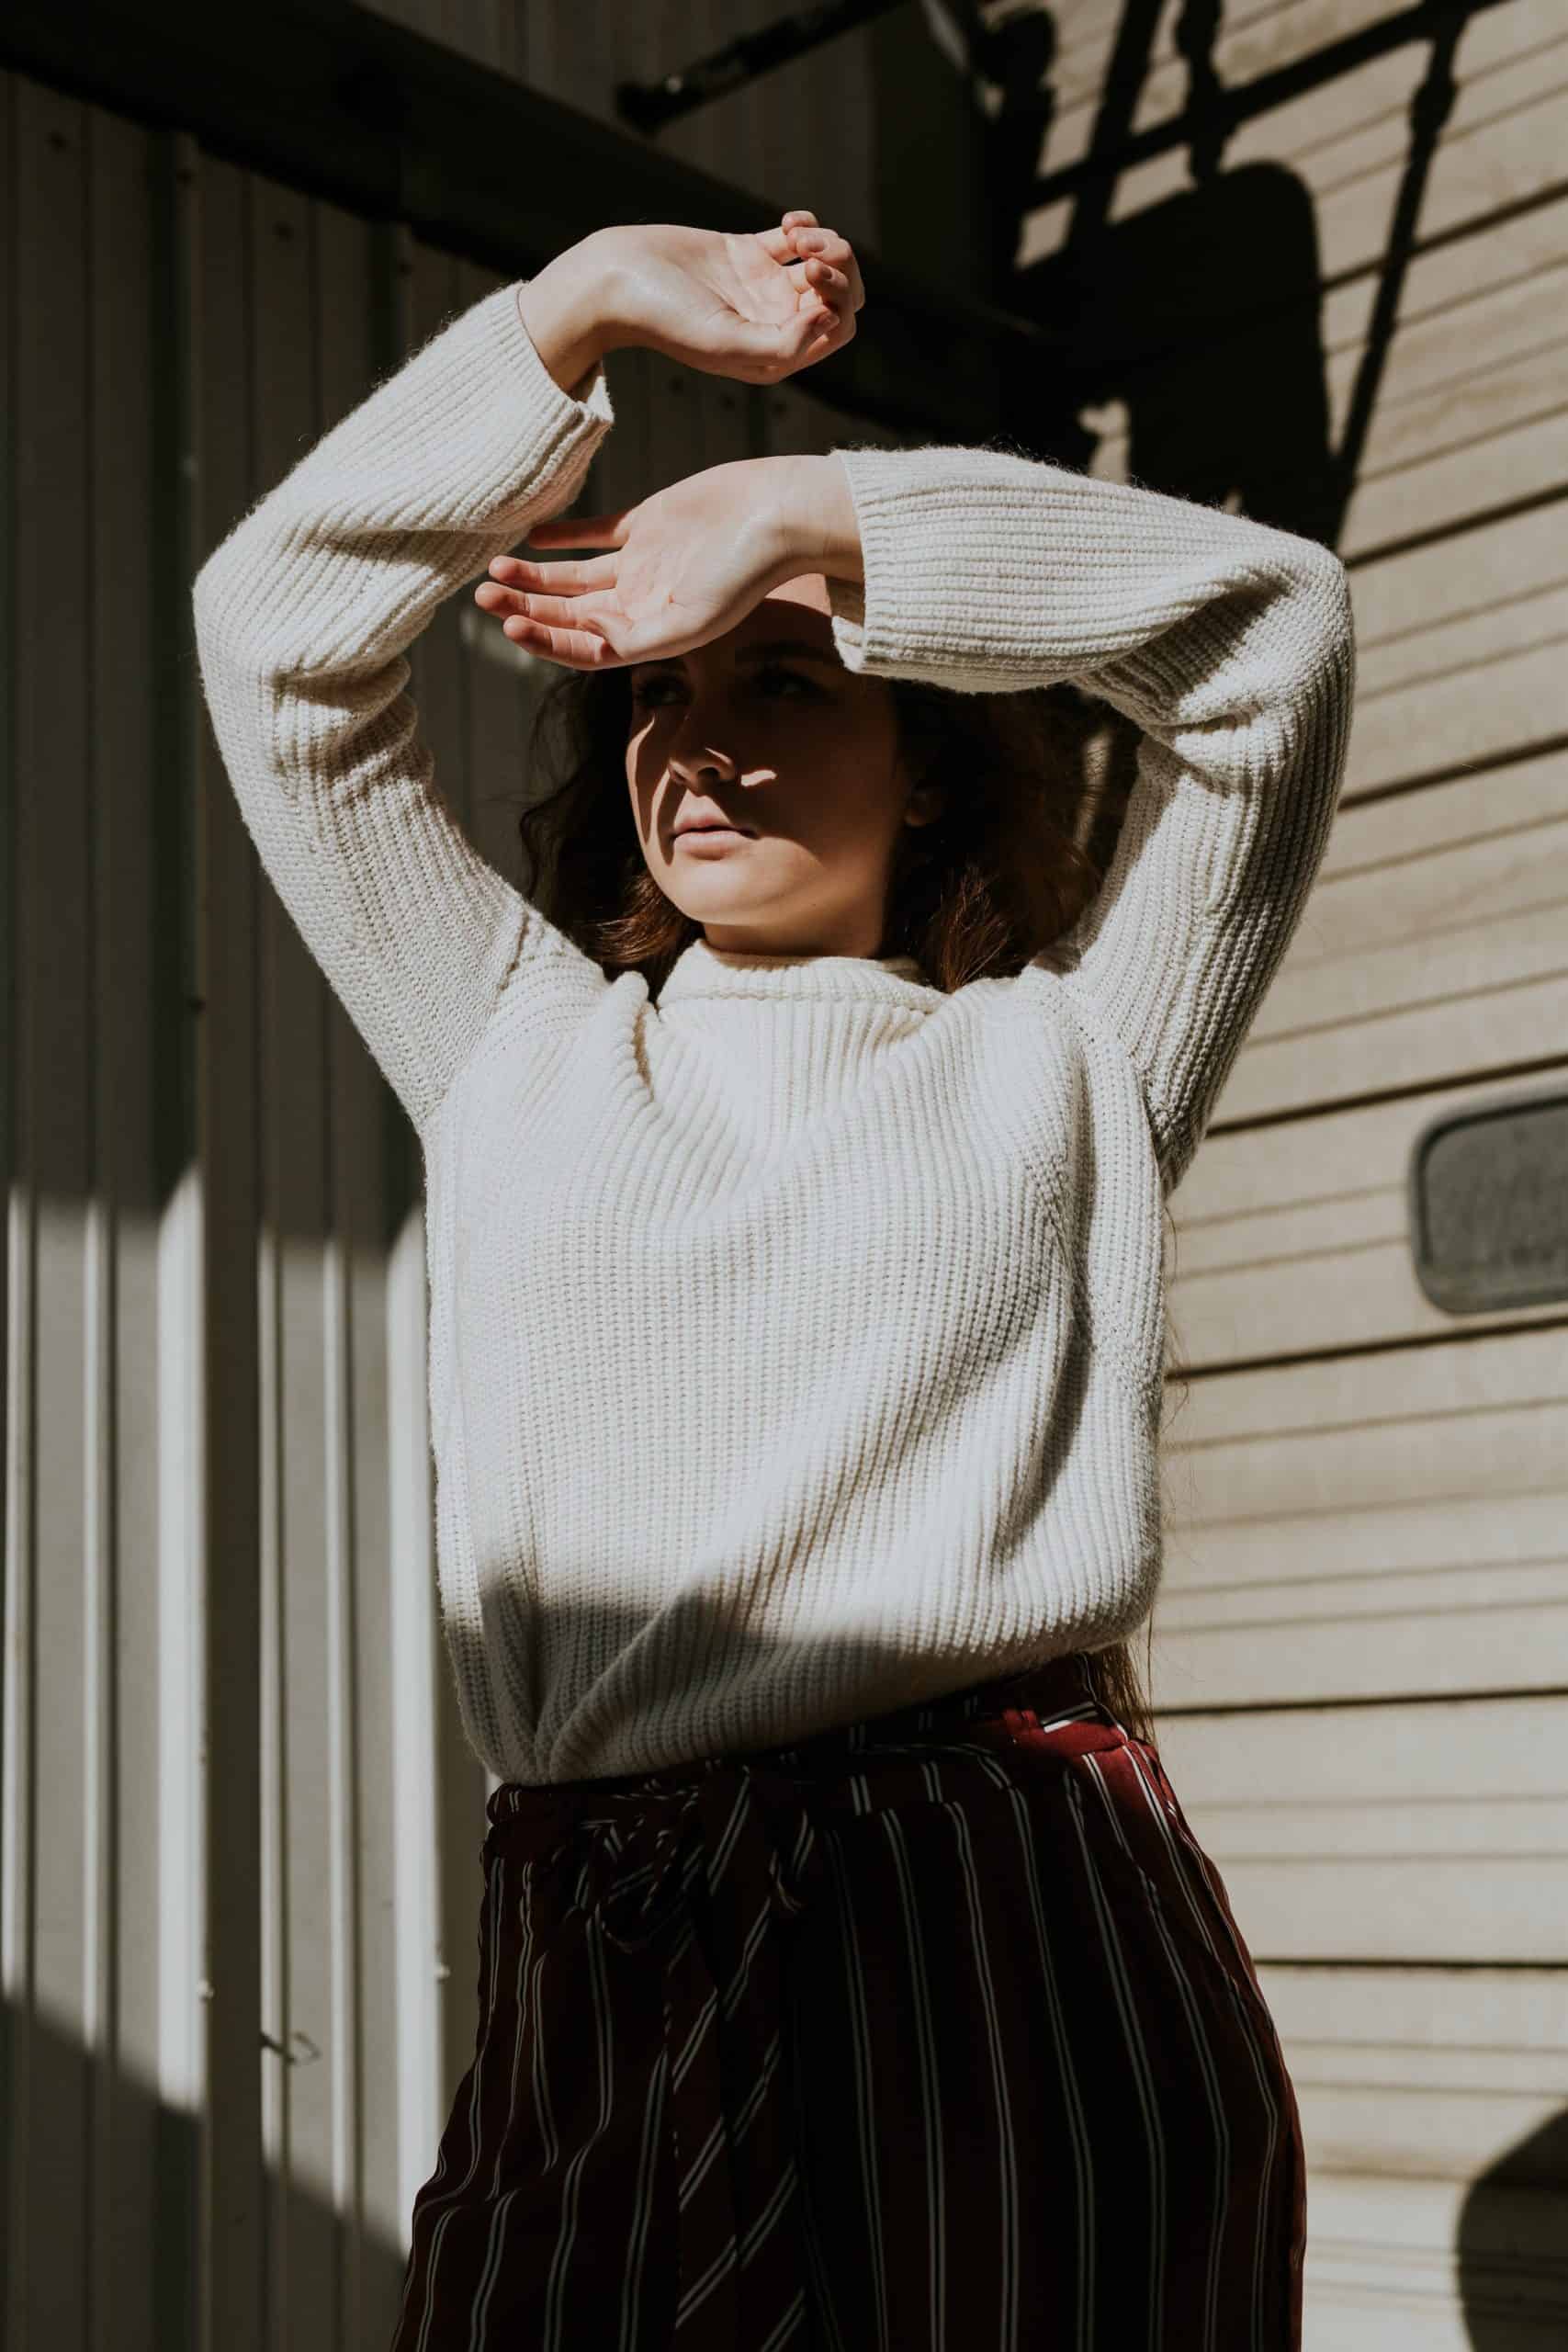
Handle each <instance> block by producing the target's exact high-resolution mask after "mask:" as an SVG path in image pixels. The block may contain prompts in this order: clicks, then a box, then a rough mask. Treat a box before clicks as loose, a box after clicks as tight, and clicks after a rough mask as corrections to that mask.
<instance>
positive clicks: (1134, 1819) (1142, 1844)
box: [1074, 1738, 1274, 2041]
mask: <svg viewBox="0 0 1568 2352" xmlns="http://www.w3.org/2000/svg"><path fill="white" fill-rule="evenodd" d="M1074 1769H1075V1770H1076V1772H1077V1774H1078V1776H1079V1777H1080V1781H1081V1783H1083V1784H1087V1787H1086V1795H1087V1798H1088V1806H1089V1819H1090V1820H1091V1821H1093V1822H1094V1823H1095V1825H1096V1827H1097V1829H1098V1830H1099V1832H1100V1838H1099V1850H1100V1860H1101V1862H1102V1864H1103V1866H1104V1867H1106V1868H1107V1869H1108V1870H1109V1871H1112V1872H1116V1871H1120V1872H1121V1873H1122V1879H1123V1883H1128V1884H1129V1885H1132V1886H1135V1888H1136V1889H1137V1891H1138V1892H1139V1893H1141V1894H1142V1897H1143V1899H1144V1901H1145V1904H1147V1905H1150V1906H1152V1908H1153V1910H1154V1912H1155V1913H1156V1917H1157V1918H1158V1920H1159V1921H1160V1923H1161V1924H1162V1925H1163V1927H1164V1928H1166V1929H1167V1930H1168V1933H1169V1934H1170V1935H1171V1936H1172V1937H1173V1938H1174V1939H1176V1941H1177V1942H1178V1943H1179V1944H1180V1945H1181V1946H1182V1948H1183V1949H1184V1950H1185V1951H1187V1952H1189V1953H1190V1954H1193V1955H1196V1956H1197V1957H1198V1958H1199V1959H1200V1960H1201V1962H1202V1964H1203V1965H1204V1966H1205V1967H1206V1968H1207V1969H1209V1970H1217V1971H1218V1972H1220V1973H1221V1974H1223V1976H1224V1979H1225V1981H1226V1982H1227V1983H1228V1984H1229V1985H1230V1986H1231V1988H1232V1990H1233V1992H1234V1993H1235V1996H1236V1997H1237V1998H1238V1999H1239V2000H1240V2001H1242V2002H1243V2003H1244V2004H1245V2006H1246V2007H1247V2010H1248V2011H1249V2013H1250V2014H1251V2016H1252V2017H1253V2018H1254V2019H1255V2020H1257V2021H1258V2022H1259V2023H1261V2024H1262V2025H1263V2026H1264V2027H1265V2028H1266V2030H1267V2034H1268V2038H1269V2040H1270V2041H1272V2040H1273V2039H1274V2024H1273V2019H1272V2017H1271V2016H1270V2014H1269V2007H1268V2004H1267V2002H1266V2001H1265V1999H1264V1997H1263V1991H1262V1987H1261V1986H1260V1985H1259V1984H1258V1976H1257V1973H1256V1970H1255V1968H1254V1966H1253V1961H1252V1955H1251V1953H1250V1951H1248V1949H1247V1943H1246V1941H1245V1939H1244V1938H1243V1936H1242V1933H1241V1930H1240V1928H1238V1927H1237V1925H1236V1921H1235V1913H1234V1912H1233V1911H1232V1909H1231V1905H1230V1898H1229V1895H1228V1894H1227V1893H1226V1890H1225V1885H1224V1879H1223V1878H1222V1877H1221V1875H1220V1871H1219V1869H1218V1867H1217V1865H1216V1864H1215V1863H1214V1861H1213V1860H1212V1858H1211V1857H1210V1856H1209V1855H1208V1854H1207V1853H1205V1852H1204V1850H1203V1849H1202V1847H1201V1845H1200V1844H1199V1842H1198V1840H1197V1838H1195V1837H1194V1836H1193V1834H1192V1830H1191V1827H1190V1824H1189V1823H1188V1820H1187V1817H1186V1815H1185V1814H1184V1813H1183V1812H1182V1810H1181V1805H1180V1803H1179V1800H1178V1798H1177V1795H1176V1792H1175V1791H1174V1789H1172V1787H1171V1785H1170V1782H1169V1781H1168V1778H1167V1776H1166V1772H1165V1769H1164V1767H1163V1766H1162V1765H1161V1763H1160V1760H1159V1758H1158V1756H1157V1754H1156V1751H1155V1750H1154V1749H1153V1748H1152V1747H1148V1746H1147V1745H1146V1744H1145V1742H1143V1741H1141V1740H1134V1739H1132V1738H1125V1739H1124V1740H1123V1741H1122V1743H1120V1744H1119V1745H1118V1746H1116V1747H1111V1748H1105V1749H1101V1750H1100V1751H1099V1752H1097V1753H1092V1754H1087V1755H1082V1756H1079V1757H1077V1758H1075V1759H1074Z"/></svg>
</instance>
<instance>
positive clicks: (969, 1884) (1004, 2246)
mask: <svg viewBox="0 0 1568 2352" xmlns="http://www.w3.org/2000/svg"><path fill="white" fill-rule="evenodd" d="M953 1834H954V1836H955V1837H956V1838H957V1841H958V1854H959V1860H960V1861H961V1863H962V1865H963V1869H964V1891H965V1893H966V1894H967V1896H968V1902H969V1928H970V1933H971V1935H972V1936H973V1938H974V1942H975V1955H976V1972H977V1974H978V1977H979V1983H980V1992H981V1996H982V1999H983V2001H984V2004H985V2014H986V2047H987V2053H988V2055H989V2057H990V2062H991V2088H992V2093H993V2095H994V2097H995V2099H996V2103H997V2154H998V2164H999V2167H1000V2174H1001V2194H1000V2197H999V2199H998V2216H997V2221H998V2231H999V2233H1000V2240H1001V2243H1000V2245H999V2246H998V2250H997V2290H998V2332H997V2352H1018V2326H1019V2290H1020V2281H1019V2244H1018V2220H1019V2216H1018V2144H1017V2141H1016V2139H1015V2137H1014V2132H1013V2119H1012V2101H1011V2099H1010V2098H1009V2096H1008V2067H1007V2052H1006V2051H1005V2050H1004V2048H1003V2046H1002V2030H1001V2020H1000V2018H999V2016H998V2009H997V1993H996V1985H995V1981H994V1979H993V1977H992V1974H991V1955H990V1951H989V1948H988V1946H987V1941H986V1925H985V1916H984V1906H983V1905H982V1901H981V1895H980V1882H979V1874H978V1872H977V1871H976V1867H975V1848H974V1842H973V1839H972V1838H971V1835H970V1829H969V1823H968V1821H967V1819H966V1817H965V1815H964V1813H963V1811H962V1810H961V1809H960V1810H955V1811H954V1813H953Z"/></svg>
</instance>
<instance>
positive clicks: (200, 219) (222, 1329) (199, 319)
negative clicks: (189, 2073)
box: [159, 142, 266, 2352]
mask: <svg viewBox="0 0 1568 2352" xmlns="http://www.w3.org/2000/svg"><path fill="white" fill-rule="evenodd" d="M186 171H188V173H189V177H188V178H186V177H184V176H182V174H183V173H184V172H186ZM175 191H176V198H177V201H176V206H175V213H174V220H173V224H172V233H173V236H174V239H175V254H174V257H173V258H174V265H175V266H176V268H177V269H178V273H179V285H180V294H181V300H180V307H179V311H178V313H177V316H178V321H179V323H180V325H181V327H182V330H183V345H182V347H181V351H180V355H179V356H180V363H181V372H180V384H181V388H182V390H183V392H184V396H185V398H186V401H187V402H188V404H189V408H190V413H191V417H192V421H193V430H192V437H191V444H190V460H191V464H192V466H193V469H194V482H193V489H194V502H195V512H194V515H193V522H192V536H193V539H194V546H193V548H192V549H191V553H190V558H189V560H188V566H189V568H188V569H187V568H185V567H183V566H182V570H183V571H184V579H185V582H186V592H185V602H186V621H185V628H184V630H183V631H182V634H188V628H189V619H188V605H189V586H188V582H189V581H190V579H191V578H192V577H194V573H195V570H196V569H197V568H199V565H200V563H201V562H202V561H203V560H205V557H206V555H207V553H208V551H209V549H210V548H212V547H214V546H215V545H216V544H217V542H218V541H219V540H220V538H221V537H223V535H224V534H225V532H226V531H227V530H228V529H229V528H230V526H231V524H232V522H233V521H234V520H235V518H236V517H237V516H238V515H240V514H242V513H243V511H244V509H245V507H246V505H247V504H248V503H249V502H250V498H251V495H252V483H253V481H254V465H253V459H252V453H251V446H250V443H251V425H250V399H249V394H248V390H247V386H246V371H247V368H248V367H249V365H250V356H249V355H250V350H251V344H252V322H251V316H250V309H249V287H248V269H247V266H246V248H245V203H246V196H245V183H244V175H243V174H242V173H240V172H238V171H236V170H235V169H234V168H233V167H232V166H231V165H228V164H213V163H211V162H209V159H207V158H206V157H205V156H200V155H198V154H197V153H196V151H195V150H194V149H193V148H191V147H190V145H189V144H188V142H182V144H181V149H180V154H179V161H178V164H177V166H176V175H175ZM193 652H194V649H193ZM192 684H193V688H194V684H195V682H194V680H193V682H192ZM198 723H199V724H200V738H199V752H198V770H197V779H196V786H195V790H194V792H193V795H192V802H191V808H190V812H189V842H190V852H191V857H192V861H193V867H194V871H193V876H192V904H191V906H190V909H189V920H190V921H191V922H192V925H193V945H192V951H191V979H192V983H193V986H192V996H193V999H194V1001H195V1002H196V1003H197V1005H199V1007H200V1011H199V1012H198V1014H197V1021H196V1035H195V1039H194V1044H193V1059H192V1066H191V1069H190V1074H189V1086H190V1098H191V1099H190V1103H189V1107H188V1112H187V1116H188V1119H189V1122H190V1127H189V1139H188V1143H187V1145H186V1150H187V1153H188V1159H187V1160H186V1165H185V1167H184V1168H183V1169H182V1170H181V1173H180V1176H179V1178H178V1181H177V1185H176V1187H175V1193H174V1200H175V1204H176V1206H183V1208H184V1210H185V1213H186V1225H187V1226H188V1228H189V1232H190V1238H189V1240H188V1243H187V1244H186V1246H185V1247H184V1248H183V1249H181V1248H179V1247H178V1246H177V1245H178V1242H179V1235H178V1232H177V1230H175V1231H172V1232H171V1250H170V1270H171V1280H170V1284H169V1309H170V1317H169V1325H168V1336H167V1350H168V1356H169V1360H170V1374H169V1378H168V1381H167V1384H166V1386H167V1396H166V1400H165V1408H164V1409H165V1412H166V1415H167V1430H168V1436H167V1441H166V1444H165V1455H166V1461H167V1487H168V1497H169V1510H168V1521H169V1534H168V1538H167V1543H166V1550H167V1554H168V1556H169V1560H170V1564H171V1573H170V1577H169V1589H170V1597H171V1604H172V1605H171V1611H170V1614H169V1615H168V1617H167V1619H166V1621H165V1623H166V1628H167V1631H166V1633H165V1637H164V1648H165V1655H169V1656H172V1655H173V1654H174V1652H175V1648H176V1645H177V1643H178V1639H179V1636H178V1633H177V1630H176V1629H177V1627H178V1625H179V1623H180V1622H181V1621H180V1619H179V1618H178V1617H177V1616H176V1615H175V1614H174V1608H175V1607H176V1606H178V1605H179V1602H180V1600H181V1598H182V1596H181V1594H180V1589H179V1559H178V1552H179V1537H178V1522H177V1512H178V1510H179V1508H180V1504H181V1502H182V1500H183V1498H185V1497H186V1495H187V1493H188V1492H189V1489H190V1486H191V1483H192V1481H191V1476H190V1470H189V1468H188V1467H187V1464H186V1445H185V1444H184V1443H183V1442H182V1440H185V1439H186V1438H187V1437H188V1440H189V1445H190V1450H191V1452H192V1453H194V1454H195V1455H196V1456H197V1460H196V1463H195V1465H194V1466H195V1469H196V1475H197V1478H198V1479H199V1480H200V1481H201V1491H200V1493H199V1495H198V1496H197V1497H196V1498H194V1503H193V1517H194V1521H195V1524H194V1526H193V1529H192V1532H191V1535H190V1537H189V1541H188V1544H187V1546H186V1548H187V1549H188V1551H189V1553H190V1555H191V1566H190V1569H189V1577H190V1582H191V1586H192V1593H191V1596H190V1597H191V1600H192V1601H194V1602H199V1604H200V1605H201V1606H202V1607H203V1608H204V1610H205V1614H206V1623H205V1626H204V1628H203V1631H202V1636H201V1638H202V1642H203V1649H204V1655H203V1656H202V1657H201V1658H200V1661H199V1671H200V1673H201V1676H202V1678H203V1681H204V1685H205V1688H206V1690H207V1691H208V1692H209V1694H210V1703H209V1722H208V1724H206V1726H205V1730H206V1735H207V1736H206V1737H205V1739H204V1741H203V1745H202V1748H201V1751H200V1752H201V1754H202V1756H203V1758H204V1759H205V1765H206V1786H207V1790H208V1792H209V1807H208V1813H207V1818H206V1820H205V1822H204V1824H203V1825H202V1828H201V1838H202V1845H203V1859H204V1865H205V1869H206V1873H207V1879H206V1885H205V1890H204V1891H202V1890H193V1897H192V1899H193V1900H195V1899H196V1897H197V1894H198V1893H199V1894H200V1897H201V1899H202V1900H203V1901H204V1903H205V1905H206V1911H207V1959H206V1966H205V1971H204V1975H203V1984H204V1985H205V1988H206V1990H205V1999H206V2004H207V2041H206V2053H205V2054H206V2065H207V2075H206V2080H205V2083H204V2084H203V2085H201V2086H198V2095H199V2098H200V2105H199V2108H198V2109H197V2112H198V2114H199V2120H200V2125H201V2131H202V2195H203V2234H202V2238H201V2242H200V2245H199V2246H198V2247H194V2248H193V2249H192V2250H191V2252H192V2265H193V2268H194V2269H195V2272H196V2280H197V2283H196V2285H195V2287H194V2288H193V2294H194V2295H195V2298H196V2300H197V2304H198V2308H197V2312H195V2313H194V2314H193V2316H192V2319H191V2321H190V2323H189V2324H190V2327H191V2330H192V2334H191V2336H190V2338H189V2339H188V2340H190V2341H191V2342H193V2343H196V2344H200V2345H203V2346H206V2345H207V2344H209V2343H215V2342H221V2343H223V2344H226V2345H227V2344H235V2345H240V2346H244V2347H245V2352H257V2347H259V2346H260V2345H261V2343H262V2341H263V2323H264V2315H265V2308H266V2305H265V2280H264V2268H263V2262H264V2245H265V2215H264V2211H263V2175H262V2114H261V2095H262V2072H261V2065H260V2052H261V2047H262V2042H261V2037H262V2032H263V2030H264V2018H263V2007H262V1968H261V1960H262V1951H261V1923H260V1906H261V1888H262V1848H261V1835H260V1829H261V1778H260V1776H261V1770H262V1750H261V1729H262V1717H261V1690H262V1678H261V1630H262V1618H261V1581H260V1577H261V1569H260V1535H259V1524H258V1520H259V1513H258V1492H259V1478H260V1463H259V1451H258V1438H259V1421H260V1412H261V1407H260V1398H259V1388H258V1362H259V1341H258V1332H257V1279H256V1232H257V1225H258V1219H259V1215H260V1202H259V1189H258V1186H259V1156H260V1151H261V1129H260V1104H259V1099H258V1086H259V1076H258V1067H257V1036H258V1028H259V1023H260V1019H261V1009H260V1003H259V999H258V993H257V978H256V947H255V942H256V925H257V920H258V906H259V897H260V894H259V887H258V876H257V871H256V864H255V854H254V848H253V847H252V844H251V842H250V838H249V835H248V834H247V832H246V831H245V828H244V824H243V820H242V819H241V816H240V812H239V809H238V807H237V805H236V803H235V800H234V797H233V793H232V791H231V787H230V785H229V782H228V779H227V777H226V775H224V773H223V769H222V765H221V763H220V760H219V759H218V756H217V751H216V747H215V746H214V744H213V742H212V741H211V736H210V730H209V729H208V728H207V727H206V725H205V721H204V720H201V721H199V722H198ZM182 1285H183V1286H184V1290H188V1296H187V1295H183V1290H182ZM182 1371H184V1372H185V1373H186V1376H187V1377H188V1379H189V1380H190V1381H191V1382H192V1383H193V1384H195V1385H197V1395H196V1396H195V1397H194V1398H191V1399H189V1400H188V1401H187V1400H186V1398H185V1397H182V1396H181V1394H180V1374H181V1373H182ZM164 1705H165V1713H166V1720H170V1721H173V1720H175V1719H176V1717H177V1712H178V1702H177V1693H176V1692H175V1690H174V1689H173V1688H171V1689H170V1691H168V1693H167V1694H166V1697H165V1701H164ZM178 1764H179V1758H178V1755H177V1753H172V1754H171V1758H170V1772H171V1785H172V1784H173V1783H172V1776H173V1775H174V1773H175V1771H176V1770H177V1769H178ZM193 1868H194V1866H193ZM169 1982H170V1998H171V2001H175V1999H176V1997H177V1996H179V1995H180V1994H181V1993H182V1992H183V1988H182V1987H180V1986H179V1985H177V1983H176V1982H175V1979H174V1978H173V1977H171V1978H170V1980H169ZM175 2256H176V2249H175V2247H174V2246H172V2245H170V2244H169V2243H168V2241H167V2239H165V2240H164V2243H163V2244H161V2245H160V2248H159V2259H160V2264H161V2266H164V2267H165V2269H166V2268H167V2267H168V2266H170V2265H171V2262H172V2260H173V2259H174V2258H175Z"/></svg>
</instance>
